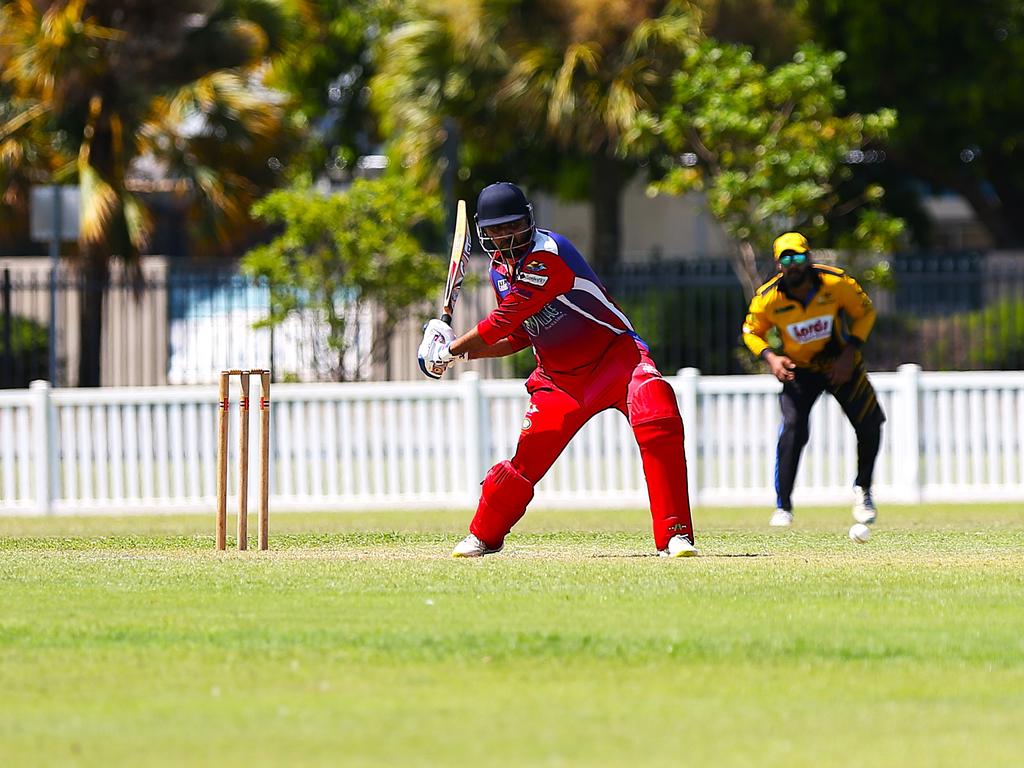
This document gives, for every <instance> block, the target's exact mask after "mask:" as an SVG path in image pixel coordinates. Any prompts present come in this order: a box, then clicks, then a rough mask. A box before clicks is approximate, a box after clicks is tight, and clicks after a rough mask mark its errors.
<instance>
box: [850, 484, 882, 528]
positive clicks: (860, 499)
mask: <svg viewBox="0 0 1024 768" xmlns="http://www.w3.org/2000/svg"><path fill="white" fill-rule="evenodd" d="M877 517H878V509H876V508H875V500H874V499H873V498H871V489H870V488H861V487H860V486H859V485H855V486H853V519H854V520H856V521H857V522H858V523H864V525H871V524H872V523H873V522H875V520H876V519H877Z"/></svg>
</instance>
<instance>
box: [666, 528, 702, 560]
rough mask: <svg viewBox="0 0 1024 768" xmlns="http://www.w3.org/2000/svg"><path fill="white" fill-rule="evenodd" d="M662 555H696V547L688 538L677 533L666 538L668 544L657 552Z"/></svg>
mask: <svg viewBox="0 0 1024 768" xmlns="http://www.w3.org/2000/svg"><path fill="white" fill-rule="evenodd" d="M658 554H659V555H661V556H662V557H696V556H697V548H696V547H695V546H693V544H691V543H690V540H689V539H688V538H686V537H685V536H681V535H679V534H678V533H677V534H676V535H675V536H673V537H672V538H671V539H669V540H668V545H667V546H666V547H665V548H664V549H662V550H659V552H658Z"/></svg>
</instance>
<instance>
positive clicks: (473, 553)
mask: <svg viewBox="0 0 1024 768" xmlns="http://www.w3.org/2000/svg"><path fill="white" fill-rule="evenodd" d="M502 546H504V545H502ZM500 551H501V547H498V548H497V549H491V548H490V547H488V546H487V545H486V544H484V543H483V542H482V541H480V539H478V538H477V537H476V536H474V535H473V534H472V533H471V534H469V536H467V537H466V538H464V539H463V540H462V541H460V542H459V543H458V544H456V545H455V549H453V550H452V557H483V556H484V555H493V554H494V553H495V552H500Z"/></svg>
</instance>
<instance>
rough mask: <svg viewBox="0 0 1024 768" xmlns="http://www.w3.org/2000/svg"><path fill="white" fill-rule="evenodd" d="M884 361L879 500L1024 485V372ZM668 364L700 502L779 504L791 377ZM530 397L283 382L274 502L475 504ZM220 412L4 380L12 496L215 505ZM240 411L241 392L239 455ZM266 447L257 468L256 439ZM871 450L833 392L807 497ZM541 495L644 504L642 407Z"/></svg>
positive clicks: (276, 409) (149, 391)
mask: <svg viewBox="0 0 1024 768" xmlns="http://www.w3.org/2000/svg"><path fill="white" fill-rule="evenodd" d="M871 379H872V381H873V382H874V384H875V388H876V390H877V391H878V394H879V398H880V400H881V402H882V405H883V407H884V409H885V411H886V414H887V415H888V419H889V420H888V423H887V424H886V425H885V428H884V430H883V441H882V448H881V453H880V455H879V459H878V464H877V468H876V473H875V491H876V496H877V498H878V499H879V500H880V501H882V502H886V501H889V502H917V501H922V500H924V501H985V500H1024V372H985V373H924V372H921V370H920V369H919V368H918V367H917V366H916V365H905V366H902V367H901V368H900V370H899V372H898V373H878V374H872V376H871ZM669 381H670V382H671V383H672V385H673V387H674V388H675V390H676V393H677V395H678V397H679V400H680V406H681V409H682V413H683V419H684V422H685V424H686V430H687V433H686V447H687V457H688V473H689V481H690V493H691V498H692V500H693V502H694V503H695V504H697V505H702V504H703V505H759V506H765V507H769V506H771V505H772V503H773V502H774V490H773V484H774V483H773V478H774V471H775V441H776V437H777V433H778V425H779V409H778V401H777V393H778V391H779V386H780V385H779V384H778V383H777V382H776V381H775V380H774V379H772V378H771V377H769V376H715V377H704V376H700V375H699V373H698V372H697V371H695V370H693V369H685V370H683V371H681V372H680V373H679V375H678V376H675V377H671V378H669ZM233 398H234V400H235V401H237V396H236V395H235V394H234V393H233ZM526 403H527V398H526V392H525V390H524V389H523V384H522V382H520V381H509V380H481V379H480V378H478V377H477V375H476V374H473V373H466V374H464V375H463V377H462V378H461V379H457V380H454V381H441V382H426V381H425V382H421V383H420V382H416V383H409V382H401V383H399V382H395V383H374V384H276V385H274V387H273V392H272V404H271V414H272V425H271V444H272V449H271V454H272V460H271V463H272V468H271V509H272V511H280V510H355V509H372V508H394V509H403V508H413V507H441V508H450V507H458V508H471V507H472V506H474V505H475V503H476V499H477V495H478V493H479V482H480V479H481V478H482V477H483V474H484V472H485V471H486V470H487V468H488V467H489V466H491V465H492V464H493V463H494V462H496V461H498V460H500V459H502V458H506V457H509V456H511V455H512V453H513V451H514V448H515V443H516V440H517V437H518V434H519V427H520V423H521V421H522V418H523V413H524V411H525V408H526ZM216 418H217V392H216V389H215V387H208V386H195V387H192V386H181V387H147V388H131V389H127V388H110V389H92V390H87V389H51V388H50V387H49V385H48V384H47V383H46V382H36V383H35V384H33V386H32V387H31V388H30V389H28V390H18V391H8V392H0V513H8V514H10V513H20V514H49V513H55V514H66V513H80V512H115V513H121V512H174V511H201V510H207V511H212V510H213V507H214V503H215V495H216V491H215V488H216V485H215V483H216V478H215V466H216V460H215V459H216V456H215V439H216ZM237 418H238V414H237V407H235V408H233V410H232V420H233V423H232V424H231V435H232V439H231V441H230V444H231V446H232V451H233V454H232V463H231V466H232V468H234V466H235V459H236V458H237V453H236V452H237V447H236V443H237V440H236V437H237V434H238V429H237ZM254 420H255V416H254ZM253 434H255V425H253ZM250 450H251V451H252V456H251V457H250V477H251V479H252V480H253V482H254V481H255V471H256V455H255V450H256V440H255V439H253V440H252V443H251V445H250ZM855 464H856V445H855V439H854V434H853V430H852V429H851V427H850V426H849V424H848V423H847V421H846V419H845V417H844V416H843V414H842V412H841V411H840V409H839V407H838V406H837V405H836V403H835V401H834V400H832V398H830V397H828V396H824V397H823V398H822V399H821V401H820V403H819V404H818V405H817V406H815V409H814V412H813V413H812V421H811V440H810V443H809V444H808V446H807V448H806V449H805V451H804V456H803V460H802V462H801V467H800V475H799V477H798V478H797V490H796V493H795V494H794V501H795V503H797V504H802V503H811V502H823V503H846V501H847V500H848V498H849V494H850V490H849V486H850V484H851V483H852V479H853V476H854V470H855ZM236 490H237V489H236V488H235V484H234V472H232V479H231V489H230V492H231V494H232V495H233V494H234V493H235V492H236ZM253 496H254V490H253V488H250V498H252V497H253ZM233 501H234V500H233V499H232V503H233ZM535 503H536V504H537V505H545V506H576V507H579V506H592V507H608V506H624V505H645V504H646V490H645V486H644V483H643V474H642V469H641V465H640V456H639V452H638V451H637V448H636V444H635V442H634V440H633V436H632V433H631V431H630V429H629V425H628V423H627V422H626V419H625V418H624V417H623V416H622V415H621V414H619V413H618V412H616V411H609V412H606V413H603V414H600V415H599V416H597V417H596V418H594V419H593V420H592V421H591V422H590V423H589V424H588V425H587V426H586V427H585V428H584V429H583V430H582V431H581V432H580V434H579V435H577V436H576V438H575V439H574V440H573V442H572V443H571V444H570V446H569V448H568V449H567V450H566V452H565V453H564V454H563V455H562V456H561V457H560V458H559V460H558V462H556V464H555V466H554V467H553V468H552V470H551V472H550V473H549V474H548V476H547V477H545V478H544V479H543V480H542V481H541V483H540V484H539V486H538V489H537V500H536V502H535Z"/></svg>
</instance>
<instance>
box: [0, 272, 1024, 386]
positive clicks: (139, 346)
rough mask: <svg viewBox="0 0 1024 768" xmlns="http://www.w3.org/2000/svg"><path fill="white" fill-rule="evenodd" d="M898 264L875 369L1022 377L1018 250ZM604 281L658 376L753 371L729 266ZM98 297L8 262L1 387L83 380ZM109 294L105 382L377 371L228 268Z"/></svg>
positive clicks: (739, 293)
mask: <svg viewBox="0 0 1024 768" xmlns="http://www.w3.org/2000/svg"><path fill="white" fill-rule="evenodd" d="M890 264H891V267H892V270H891V274H892V284H891V285H890V286H889V287H888V288H887V287H884V286H882V285H877V284H872V283H865V288H866V289H867V290H868V292H869V293H870V294H871V296H872V298H873V299H874V300H875V304H876V306H877V307H878V309H879V320H878V324H877V326H876V329H875V332H874V334H873V335H872V338H871V340H870V343H869V345H868V347H867V348H866V357H867V360H868V365H869V368H870V369H872V370H892V369H894V368H895V367H896V366H898V365H899V364H901V363H905V362H916V363H919V364H921V365H922V366H923V367H924V368H925V369H927V370H1000V369H1003V370H1005V369H1024V255H1018V254H1008V253H998V252H994V253H987V254H985V253H968V254H947V255H939V256H935V255H915V254H899V255H896V256H894V257H892V258H891V259H890ZM607 283H608V286H609V289H610V290H611V292H612V294H613V295H614V296H615V298H616V300H617V301H618V302H619V303H620V305H622V307H623V309H624V310H625V311H626V313H627V314H628V315H629V316H630V318H631V319H632V321H633V323H634V325H635V326H636V328H637V330H638V331H639V333H640V334H641V335H642V336H643V337H644V338H645V339H646V340H647V341H648V342H649V343H650V344H651V347H652V351H653V356H654V359H655V360H656V361H657V362H658V364H659V367H661V368H662V370H664V371H675V370H677V369H678V368H682V367H686V366H693V367H696V368H699V369H701V371H703V372H704V373H707V374H728V373H743V372H749V371H752V370H758V368H757V365H756V364H755V361H753V360H752V359H751V358H750V356H749V354H747V352H746V351H745V349H744V348H743V346H742V343H741V341H740V326H741V324H742V322H743V318H744V315H745V313H746V307H747V300H746V297H745V296H744V293H743V290H742V288H741V287H740V284H739V282H738V281H737V280H736V278H735V276H734V275H733V273H732V271H731V269H730V267H729V265H728V264H727V263H726V262H725V261H723V260H719V259H715V260H711V259H709V260H704V261H696V262H694V261H687V262H663V263H659V264H652V265H645V266H624V267H621V268H620V269H619V270H617V271H616V272H615V273H614V274H613V275H611V276H610V277H609V278H608V280H607ZM99 293H100V287H99V286H95V285H90V284H88V283H86V282H85V281H83V280H82V279H81V278H80V277H78V276H77V275H76V274H74V273H72V272H69V271H65V270H61V271H59V272H58V273H56V274H52V273H51V272H50V271H49V270H47V269H35V270H28V269H22V268H20V266H19V265H18V263H17V260H13V259H12V260H10V261H8V266H6V267H2V268H0V387H24V386H27V384H28V383H29V382H30V381H31V380H33V379H37V378H45V379H51V380H53V381H55V382H56V383H57V384H58V385H59V386H77V385H79V384H80V383H81V381H82V378H81V371H82V370H83V365H82V356H83V351H82V350H83V346H82V344H81V324H80V323H81V318H82V317H83V312H82V308H83V305H84V304H85V303H86V302H87V301H89V300H90V299H95V297H96V296H97V294H99ZM102 296H103V312H102V318H103V319H102V329H101V332H100V333H101V336H102V343H101V345H100V350H101V352H100V357H101V359H100V360H99V361H98V363H97V365H98V371H99V383H101V384H104V385H147V384H168V383H169V384H176V383H202V382H208V381H211V380H212V379H211V377H212V376H214V375H215V372H216V371H218V370H220V368H222V367H225V366H228V365H256V364H257V363H258V364H259V365H260V366H266V367H270V368H271V369H272V370H273V372H274V376H275V380H278V381H280V380H330V379H337V378H341V377H342V376H340V375H339V372H342V373H343V374H344V376H343V377H345V378H367V377H372V376H379V375H381V374H380V370H381V369H380V368H377V369H372V368H370V367H365V360H366V353H367V350H368V348H369V346H370V344H371V340H372V336H373V333H372V325H373V318H372V317H371V316H370V315H369V314H367V313H365V312H363V313H362V314H353V316H352V317H351V318H350V323H349V327H350V334H351V339H350V340H351V342H352V349H351V350H350V352H349V353H348V355H347V356H346V357H345V358H344V359H337V354H336V353H335V352H333V351H332V350H331V349H330V348H329V346H328V345H326V344H325V342H324V338H323V337H324V334H323V330H322V323H321V322H320V320H319V318H318V317H317V314H316V313H315V312H313V311H305V312H303V311H297V312H294V313H292V314H291V315H290V317H289V320H288V321H287V323H286V324H284V325H282V326H279V327H277V328H275V329H273V330H271V329H269V328H257V329H254V325H258V324H259V321H261V320H264V319H265V318H266V316H267V308H268V303H269V291H268V290H267V288H266V286H264V285H260V284H258V283H255V282H253V281H250V280H248V279H246V278H244V277H241V276H239V275H238V274H237V273H236V272H235V271H234V270H226V269H209V268H203V269H196V268H193V267H186V266H185V265H183V264H182V265H180V266H179V265H178V264H176V263H175V262H173V261H170V262H168V261H164V260H159V261H158V262H144V264H143V269H142V276H141V279H133V278H130V277H129V276H127V275H124V274H121V273H118V272H115V274H114V275H113V276H112V278H111V280H110V283H109V284H108V285H107V286H106V287H105V288H104V289H103V290H102ZM51 306H52V307H53V311H52V312H51ZM51 318H53V319H55V320H56V322H55V324H54V327H55V328H56V333H53V334H51V333H50V327H51V323H52V320H51ZM406 346H407V345H406ZM86 368H87V366H86ZM394 370H399V368H398V367H397V366H396V367H395V369H394ZM401 370H405V368H402V369H401ZM398 375H403V374H398ZM409 375H412V374H409Z"/></svg>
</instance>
